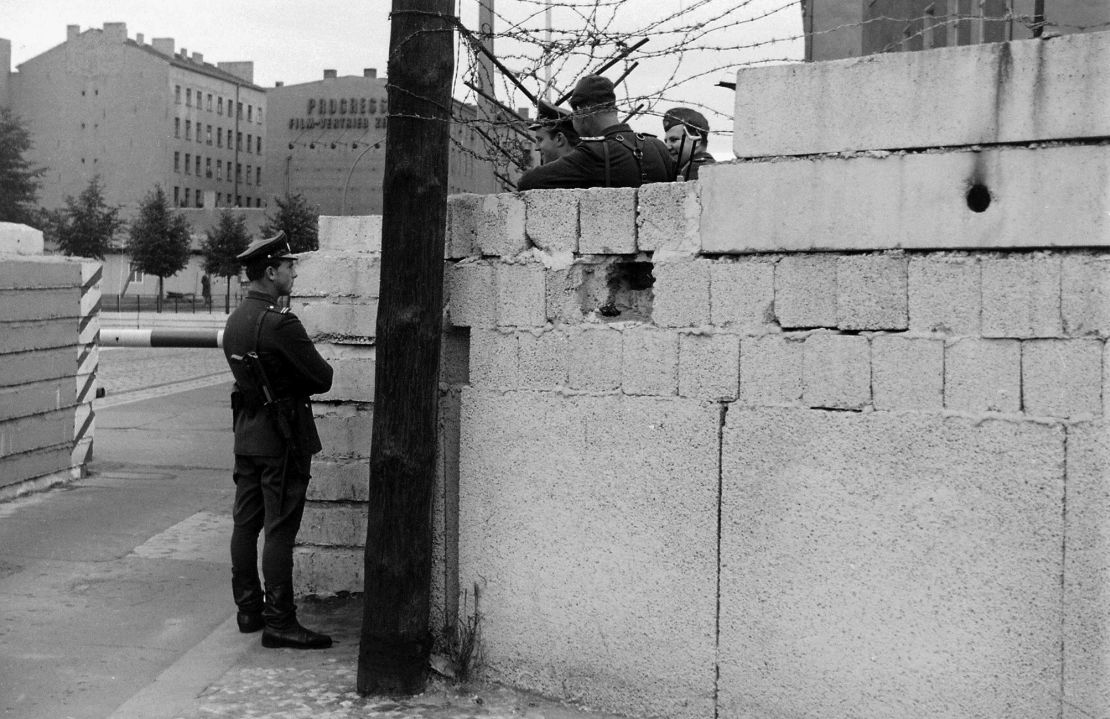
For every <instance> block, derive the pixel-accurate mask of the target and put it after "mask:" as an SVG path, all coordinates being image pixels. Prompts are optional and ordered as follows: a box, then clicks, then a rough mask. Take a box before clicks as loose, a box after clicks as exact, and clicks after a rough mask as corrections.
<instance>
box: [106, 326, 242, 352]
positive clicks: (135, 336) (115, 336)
mask: <svg viewBox="0 0 1110 719" xmlns="http://www.w3.org/2000/svg"><path fill="white" fill-rule="evenodd" d="M100 346H101V347H223V346H224V331H223V330H211V329H209V330H204V329H170V328H160V329H159V328H155V329H147V330H133V329H118V330H117V329H101V330H100Z"/></svg>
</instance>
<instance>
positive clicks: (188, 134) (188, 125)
mask: <svg viewBox="0 0 1110 719" xmlns="http://www.w3.org/2000/svg"><path fill="white" fill-rule="evenodd" d="M185 139H186V140H192V139H193V121H192V120H186V121H185Z"/></svg>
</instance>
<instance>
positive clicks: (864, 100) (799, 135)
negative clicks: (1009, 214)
mask: <svg viewBox="0 0 1110 719" xmlns="http://www.w3.org/2000/svg"><path fill="white" fill-rule="evenodd" d="M856 17H857V19H858V17H859V15H858V14H857V16H856ZM1101 17H1104V16H1101ZM1108 68H1110V41H1108V40H1107V38H1106V36H1105V35H1104V34H1102V33H1091V34H1071V35H1064V36H1063V37H1055V38H1053V39H1052V42H1050V43H1047V44H1046V43H1045V42H1044V41H1042V40H1039V39H1038V40H1024V41H1017V42H1007V43H984V44H974V45H965V46H960V47H947V48H940V49H936V50H931V51H929V52H906V53H879V54H875V55H867V56H866V57H858V58H852V59H849V60H841V61H837V62H821V63H806V64H796V63H795V64H789V65H771V66H765V67H755V68H749V69H744V70H741V71H740V72H739V73H738V75H737V83H736V113H735V118H736V124H735V129H734V134H733V150H734V152H735V153H736V156H737V157H761V156H776V155H809V154H816V153H826V152H840V151H845V150H891V149H901V148H911V147H923V148H931V147H953V146H966V145H977V144H988V143H1004V142H1009V143H1019V142H1032V141H1036V140H1057V139H1061V138H1080V137H1105V136H1107V135H1110V119H1108V118H1107V117H1106V112H1105V108H1106V107H1107V106H1108V105H1110V70H1108ZM984 87H990V88H991V91H990V92H989V93H984V92H983V88H984ZM880 108H881V111H880Z"/></svg>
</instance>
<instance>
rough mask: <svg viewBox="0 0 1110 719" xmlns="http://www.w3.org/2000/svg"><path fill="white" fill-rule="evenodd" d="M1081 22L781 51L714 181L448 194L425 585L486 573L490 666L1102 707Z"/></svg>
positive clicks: (1108, 637) (1107, 290) (1097, 260)
mask: <svg viewBox="0 0 1110 719" xmlns="http://www.w3.org/2000/svg"><path fill="white" fill-rule="evenodd" d="M1068 42H1069V43H1070V44H1065V43H1058V41H1057V40H1055V39H1054V40H1052V41H1051V42H1041V43H1039V45H1040V47H1033V46H1032V45H1023V44H1022V43H1011V44H1008V45H1004V46H977V47H972V48H952V49H947V50H938V51H933V52H923V53H907V54H904V55H897V56H878V57H873V58H866V59H860V60H858V61H857V60H853V61H846V63H845V64H844V65H843V66H842V67H841V66H838V67H830V66H822V65H807V66H791V67H790V68H788V69H782V68H777V69H774V68H772V69H767V70H766V72H767V73H769V75H768V77H772V75H773V77H772V79H771V80H768V81H767V82H766V83H764V85H763V86H762V87H763V88H764V90H767V92H766V93H763V92H762V91H759V92H760V95H759V97H761V98H767V99H761V100H760V101H759V102H752V101H750V100H751V98H748V101H744V102H743V112H742V113H738V128H737V136H738V137H739V138H741V139H739V140H738V142H746V141H747V140H746V139H744V138H745V137H746V136H752V137H753V138H754V139H753V140H752V143H753V144H752V147H753V148H754V149H750V150H745V151H744V152H738V154H740V155H741V156H742V157H744V158H746V159H745V160H743V161H739V162H737V163H729V164H724V163H722V164H718V165H716V166H711V167H707V168H706V169H705V171H704V172H703V177H702V179H701V181H700V182H698V183H678V184H660V185H651V186H645V187H643V188H640V189H639V190H636V191H628V190H625V191H613V190H603V189H598V190H586V191H574V192H566V191H564V192H531V193H523V194H505V195H496V196H486V197H479V196H474V195H461V196H456V197H452V198H451V199H450V200H449V235H448V242H447V253H446V254H447V258H446V259H447V267H446V270H445V294H446V301H447V306H446V308H445V313H446V315H445V316H446V319H447V324H448V329H447V334H446V341H445V345H444V347H445V358H446V357H447V354H448V352H447V348H448V347H450V354H451V358H450V359H449V360H445V376H447V375H449V376H450V378H451V382H453V383H454V384H451V385H450V392H445V394H444V397H445V401H444V403H443V405H442V406H443V407H449V411H446V412H445V413H444V415H445V417H446V418H447V419H446V421H445V422H444V427H445V430H444V436H442V437H441V449H442V450H443V452H444V456H443V463H444V465H445V466H452V467H453V470H452V471H454V472H456V475H455V477H456V478H457V485H455V484H454V480H453V479H452V480H450V481H447V482H444V487H443V488H442V491H441V494H439V495H437V496H442V497H443V498H444V501H443V503H442V504H440V505H437V508H436V511H437V524H436V526H437V531H441V532H442V533H443V536H442V537H441V538H440V539H438V540H437V541H438V544H437V552H441V553H442V556H441V557H439V558H437V572H439V571H442V576H443V579H442V580H437V582H441V583H439V584H438V585H437V586H438V587H439V588H438V589H437V591H439V592H440V595H439V598H440V599H441V600H442V601H443V602H444V604H443V607H444V609H443V613H444V614H445V615H449V614H450V613H451V612H452V611H453V610H452V608H451V606H449V605H448V604H447V602H448V601H449V599H450V597H451V595H452V593H453V592H452V588H454V590H455V591H456V592H457V588H458V587H469V586H471V585H472V584H477V585H478V586H479V587H480V588H481V590H482V603H481V607H480V611H481V613H482V616H483V648H484V652H485V657H486V672H487V674H488V675H489V676H490V677H492V678H495V679H499V680H502V681H507V682H510V683H512V684H515V685H517V686H521V687H524V688H528V689H533V690H536V691H541V692H544V693H546V694H550V695H554V696H558V697H562V698H565V699H568V700H574V701H579V702H583V703H586V704H589V705H590V706H593V707H595V708H601V709H607V710H609V711H617V712H624V713H627V714H630V715H633V716H644V717H709V716H760V717H771V718H774V717H784V718H785V717H887V716H960V717H998V716H1007V717H1044V716H1059V717H1069V718H1070V717H1086V716H1105V715H1106V708H1107V707H1110V661H1108V660H1107V657H1108V656H1110V608H1108V606H1107V603H1106V601H1105V598H1106V596H1107V594H1108V593H1110V571H1108V570H1107V561H1106V557H1107V556H1110V542H1108V540H1107V537H1110V532H1108V531H1107V528H1106V521H1105V517H1106V516H1107V512H1108V511H1110V499H1108V497H1110V492H1108V491H1107V487H1108V486H1110V444H1108V441H1107V439H1106V438H1107V437H1108V436H1110V422H1108V421H1107V412H1110V364H1108V362H1110V348H1108V346H1107V340H1108V339H1110V310H1108V309H1107V307H1108V305H1107V300H1108V299H1110V254H1108V252H1107V249H1106V248H1107V247H1110V225H1108V223H1110V219H1108V218H1110V207H1108V206H1107V204H1108V203H1110V191H1108V190H1110V156H1108V155H1107V154H1106V148H1107V146H1106V144H1105V142H1104V140H1103V138H1104V137H1105V136H1106V132H1105V127H1104V126H1103V124H1104V122H1105V118H1104V117H1102V115H1105V113H1102V114H1101V115H1100V114H1099V113H1098V112H1095V111H1094V109H1097V108H1098V107H1101V106H1102V105H1103V104H1105V103H1104V102H1103V99H1104V98H1105V97H1106V96H1107V93H1108V92H1110V89H1108V87H1107V83H1108V82H1110V75H1107V74H1106V73H1105V69H1104V68H1105V63H1104V62H1095V61H1096V60H1097V59H1098V58H1102V57H1104V56H1105V55H1106V54H1107V52H1108V50H1107V48H1108V47H1110V38H1108V37H1107V35H1106V34H1105V33H1103V34H1097V33H1094V34H1088V35H1085V36H1083V37H1082V38H1080V39H1078V40H1075V41H1071V40H1069V41H1068ZM969 58H970V59H969ZM1031 63H1033V64H1032V65H1031ZM1038 63H1039V64H1038ZM762 72H764V70H762V69H760V70H748V71H744V74H743V76H742V77H740V78H738V80H739V82H738V84H737V87H738V88H740V91H739V92H738V103H741V102H742V97H745V98H746V97H747V95H745V93H748V92H749V91H750V92H757V90H756V89H750V88H759V87H761V85H760V82H761V81H762V80H761V77H760V76H758V73H762ZM774 73H778V75H775V74H774ZM1038 73H1039V74H1038ZM898 78H902V80H899V79H898ZM936 78H942V79H943V78H947V79H946V80H943V81H937V80H936ZM911 81H912V82H911ZM899 82H902V83H908V85H905V86H903V85H900V84H899ZM892 87H893V88H895V90H894V91H893V93H892V91H891V88H892ZM903 87H904V90H905V92H904V93H903V94H899V93H900V92H902V90H901V89H898V88H903ZM768 88H769V89H768ZM961 88H965V89H966V88H970V89H968V90H967V91H966V92H965V91H964V90H963V89H961ZM975 88H978V89H980V90H982V89H983V88H989V89H990V92H985V91H984V92H982V96H983V97H986V96H990V97H992V98H994V99H993V100H992V101H991V102H992V103H993V104H991V106H990V107H989V108H987V109H986V110H983V112H979V110H978V109H975V108H978V106H977V105H976V106H975V107H974V108H972V109H971V110H968V109H967V108H966V107H964V106H963V105H961V103H964V104H965V105H966V103H965V100H967V97H965V96H966V95H967V94H968V92H971V89H975ZM749 89H750V90H749ZM771 90H773V92H772V91H771ZM922 94H924V95H925V97H922V96H921V95H922ZM814 95H816V96H817V97H819V98H826V99H828V98H835V97H841V96H843V97H848V96H851V97H853V98H854V99H853V100H852V101H851V102H844V103H842V104H836V103H831V102H825V100H814V99H813V97H812V96H814ZM980 99H981V98H980ZM806 102H814V103H818V104H816V105H815V107H819V108H820V112H818V111H816V110H815V111H814V112H812V113H807V114H806V117H807V118H808V117H810V116H812V117H813V118H820V122H821V127H816V126H813V127H808V128H806V129H805V130H804V132H801V133H798V134H797V135H796V136H795V135H791V134H790V133H791V132H792V128H794V127H797V126H799V122H798V115H799V113H798V108H799V107H804V106H805V103H806ZM972 105H974V103H972ZM868 108H872V111H870V114H869V116H868V117H863V116H864V115H868V113H869V110H868ZM922 108H925V109H926V110H927V111H926V110H923V109H922ZM1092 108H1094V109H1092ZM980 109H981V108H980ZM741 116H742V117H743V120H741V119H740V118H741ZM890 118H912V119H913V122H912V123H909V125H908V126H910V127H911V128H912V132H911V133H909V134H908V135H907V134H905V133H902V134H899V132H900V130H898V129H897V127H898V126H899V125H900V124H903V123H900V122H894V121H891V119H890ZM804 122H805V121H804V120H803V122H802V123H801V124H803V125H804ZM742 123H743V124H742ZM887 125H891V126H892V127H886V126H887ZM776 128H777V131H778V135H775V133H774V132H772V130H775V129H776ZM757 130H758V132H757ZM760 133H763V134H764V135H767V136H770V139H767V137H759V135H760ZM827 136H830V137H831V136H835V138H834V141H827ZM907 137H910V138H911V139H910V140H907V139H906V138H907ZM984 142H988V143H991V144H990V145H989V146H984V145H981V144H980V143H984ZM757 143H762V144H757ZM322 241H323V239H322ZM367 272H369V270H367ZM340 284H342V283H340ZM303 289H304V288H302V290H303ZM345 297H346V299H341V298H340V297H339V296H338V295H336V296H332V295H330V294H328V293H327V292H323V291H321V293H320V294H318V295H314V296H313V297H311V298H306V299H305V301H306V302H312V303H331V304H342V303H343V302H348V301H350V302H354V301H355V300H354V297H355V295H354V294H349V295H345ZM358 301H359V302H364V301H367V300H365V299H359V300H358ZM343 340H344V342H348V341H349V340H350V338H348V337H344V338H343ZM356 344H357V343H356ZM337 346H340V347H341V348H344V347H346V346H347V345H344V344H342V343H340V345H337ZM336 351H337V352H339V351H340V349H337V350H336ZM458 386H461V389H459V388H458ZM360 401H362V400H354V401H352V402H343V401H341V400H340V399H338V398H337V399H336V400H335V403H334V404H329V405H327V406H326V407H324V408H322V409H321V410H319V411H321V412H326V411H333V410H334V411H340V410H339V409H338V408H342V409H341V412H342V413H343V415H344V420H343V421H342V422H338V423H337V424H336V425H335V430H334V432H335V436H337V437H338V436H347V435H345V434H344V433H345V432H346V429H345V427H348V426H349V423H350V422H352V421H353V420H352V418H355V417H357V416H358V412H359V411H363V412H367V411H368V410H367V408H365V407H363V406H362V405H359V404H357V402H360ZM329 431H331V430H329ZM445 474H447V473H446V472H445ZM339 484H341V485H342V483H341V482H340V483H339ZM343 487H344V488H343V490H342V491H343V492H347V493H348V495H342V494H341V493H337V496H336V497H335V498H334V499H330V500H329V501H331V502H333V503H334V504H336V505H337V506H336V507H335V509H336V517H337V519H336V523H337V527H329V528H328V529H327V530H325V531H326V537H325V534H324V531H322V533H321V537H324V539H326V540H327V541H328V542H330V541H335V537H336V535H337V533H341V532H344V531H345V532H348V533H350V532H354V533H357V531H358V530H359V527H358V526H357V523H355V522H354V520H353V519H352V518H351V516H350V515H349V514H348V513H346V512H345V510H344V509H343V508H342V507H341V506H338V505H341V504H342V503H343V502H344V501H347V499H346V497H347V496H353V495H351V494H350V493H354V492H355V491H356V490H355V488H354V487H352V486H351V485H349V484H348V485H343ZM453 491H455V492H456V493H454V494H452V492H453ZM453 502H456V503H457V506H456V505H453V504H452V503H453ZM440 513H442V516H440ZM456 529H457V531H456ZM452 537H455V538H457V544H452V541H451V538H452ZM324 539H321V543H320V545H319V546H320V547H322V548H324V549H327V551H329V552H330V551H333V550H332V548H330V547H326V546H325V544H324ZM334 551H336V552H342V551H346V550H345V548H343V547H338V548H336V549H335V550H334ZM325 554H326V553H325V552H323V551H321V552H320V553H319V555H320V556H321V557H323V556H325ZM299 556H300V557H301V558H302V559H303V557H304V555H303V554H302V555H299ZM327 556H332V555H327ZM317 566H319V567H322V566H323V563H322V560H321V563H320V564H318V565H317ZM336 566H338V565H336ZM320 571H321V572H322V570H320ZM320 576H323V573H321V575H320ZM455 606H456V607H457V602H456V605H455Z"/></svg>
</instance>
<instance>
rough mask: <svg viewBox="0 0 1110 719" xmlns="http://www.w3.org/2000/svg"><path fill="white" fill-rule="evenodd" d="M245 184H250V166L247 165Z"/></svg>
mask: <svg viewBox="0 0 1110 719" xmlns="http://www.w3.org/2000/svg"><path fill="white" fill-rule="evenodd" d="M247 184H248V185H249V184H251V166H250V165H247Z"/></svg>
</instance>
